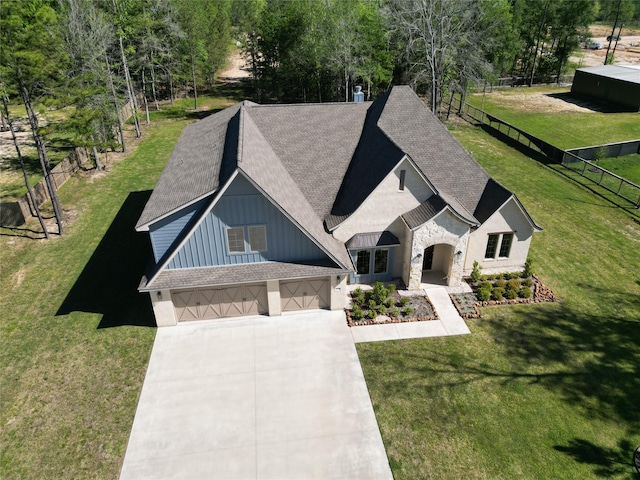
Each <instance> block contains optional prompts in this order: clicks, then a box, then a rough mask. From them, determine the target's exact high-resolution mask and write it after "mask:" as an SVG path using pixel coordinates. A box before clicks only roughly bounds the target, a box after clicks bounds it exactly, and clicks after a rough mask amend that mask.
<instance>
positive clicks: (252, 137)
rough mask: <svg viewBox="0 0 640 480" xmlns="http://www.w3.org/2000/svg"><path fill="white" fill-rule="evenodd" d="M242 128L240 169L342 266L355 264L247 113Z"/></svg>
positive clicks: (242, 114) (242, 121)
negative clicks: (328, 229) (329, 231)
mask: <svg viewBox="0 0 640 480" xmlns="http://www.w3.org/2000/svg"><path fill="white" fill-rule="evenodd" d="M240 128H241V133H240V138H241V142H240V143H239V152H238V167H239V168H240V169H241V170H242V171H244V172H245V173H246V174H247V176H248V177H249V178H250V179H251V180H253V181H254V182H255V183H256V184H257V185H258V187H260V188H261V189H262V190H263V191H264V192H265V193H266V194H267V195H268V196H269V197H270V198H271V199H272V200H273V201H274V202H276V203H277V204H278V206H279V207H280V208H281V209H282V210H283V211H284V212H285V213H286V214H288V215H289V216H291V218H292V219H293V220H294V221H295V222H296V223H297V224H298V225H299V226H300V227H302V229H303V230H304V231H305V232H307V234H309V235H310V236H311V237H312V238H313V239H314V240H316V241H317V242H319V244H320V246H321V247H324V248H325V249H326V250H327V251H328V252H329V253H330V254H331V255H332V256H333V257H334V259H336V260H337V261H338V262H339V263H340V264H341V265H342V266H344V267H346V266H348V265H351V257H349V254H348V252H347V251H346V250H345V248H344V245H343V244H342V243H341V242H339V241H338V240H336V239H335V238H334V237H333V236H332V235H330V234H329V233H327V232H326V231H325V230H324V226H323V225H322V221H321V219H320V218H319V217H318V215H317V214H316V213H315V211H314V210H313V207H312V206H311V204H310V203H309V201H308V200H307V198H306V197H305V195H304V194H303V193H302V191H301V190H300V188H299V187H298V185H297V184H296V182H295V181H294V180H293V178H291V175H290V174H289V172H288V171H287V169H286V168H285V167H284V166H283V165H282V163H281V162H280V159H279V157H278V156H277V155H276V154H275V152H274V151H273V150H272V148H271V146H270V144H269V143H268V142H267V141H266V140H265V138H264V137H263V136H262V133H261V131H260V130H259V129H258V127H257V126H256V124H255V123H254V121H253V119H252V118H251V115H249V114H247V112H246V111H243V112H241V127H240Z"/></svg>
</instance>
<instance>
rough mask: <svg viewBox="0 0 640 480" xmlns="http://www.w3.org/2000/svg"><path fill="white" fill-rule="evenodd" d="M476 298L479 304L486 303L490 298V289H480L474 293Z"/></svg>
mask: <svg viewBox="0 0 640 480" xmlns="http://www.w3.org/2000/svg"><path fill="white" fill-rule="evenodd" d="M476 298H477V299H478V300H479V301H481V302H486V301H487V300H489V298H491V289H490V288H481V289H480V290H478V291H477V292H476Z"/></svg>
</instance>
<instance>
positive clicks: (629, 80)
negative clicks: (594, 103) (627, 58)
mask: <svg viewBox="0 0 640 480" xmlns="http://www.w3.org/2000/svg"><path fill="white" fill-rule="evenodd" d="M571 93H572V94H575V95H583V96H585V97H589V98H592V99H594V100H600V101H604V102H607V103H611V104H614V105H616V106H617V107H620V108H621V109H624V110H628V111H632V112H640V65H600V66H598V67H588V68H578V69H577V70H576V75H575V77H574V79H573V85H572V86H571Z"/></svg>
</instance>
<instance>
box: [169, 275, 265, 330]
mask: <svg viewBox="0 0 640 480" xmlns="http://www.w3.org/2000/svg"><path fill="white" fill-rule="evenodd" d="M171 298H172V299H173V305H174V308H175V312H176V318H177V320H178V321H179V322H181V321H189V320H205V319H214V318H223V317H238V316H243V315H261V314H265V313H268V311H269V308H268V304H267V287H266V285H265V284H264V283H261V284H252V285H234V286H232V287H224V288H198V289H193V290H178V291H174V292H172V293H171Z"/></svg>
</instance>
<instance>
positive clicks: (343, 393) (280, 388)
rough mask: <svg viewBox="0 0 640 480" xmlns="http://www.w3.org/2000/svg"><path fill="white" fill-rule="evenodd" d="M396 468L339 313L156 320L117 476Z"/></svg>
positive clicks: (360, 473) (365, 472)
mask: <svg viewBox="0 0 640 480" xmlns="http://www.w3.org/2000/svg"><path fill="white" fill-rule="evenodd" d="M315 478H317V479H358V480H365V479H376V480H377V479H392V478H393V477H392V475H391V470H390V468H389V463H388V461H387V456H386V453H385V449H384V445H383V443H382V438H381V436H380V431H379V429H378V424H377V422H376V418H375V415H374V412H373V407H372V405H371V400H370V398H369V393H368V391H367V386H366V384H365V381H364V376H363V374H362V368H361V367H360V362H359V360H358V356H357V354H356V350H355V346H354V343H353V339H352V336H351V333H350V331H349V328H348V327H347V326H346V323H345V320H344V313H343V312H341V311H340V312H328V311H315V312H305V313H301V314H294V315H291V314H289V315H284V316H282V317H251V318H242V319H228V320H213V321H203V322H193V323H190V324H181V325H178V326H177V327H169V328H161V329H158V332H157V335H156V339H155V343H154V346H153V351H152V354H151V359H150V361H149V367H148V371H147V376H146V378H145V382H144V386H143V388H142V393H141V396H140V401H139V403H138V409H137V412H136V416H135V419H134V422H133V429H132V431H131V436H130V439H129V444H128V447H127V453H126V455H125V459H124V464H123V466H122V471H121V475H120V479H121V480H130V479H131V480H133V479H136V480H139V479H154V480H159V479H188V480H197V479H261V480H262V479H295V480H304V479H315Z"/></svg>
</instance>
